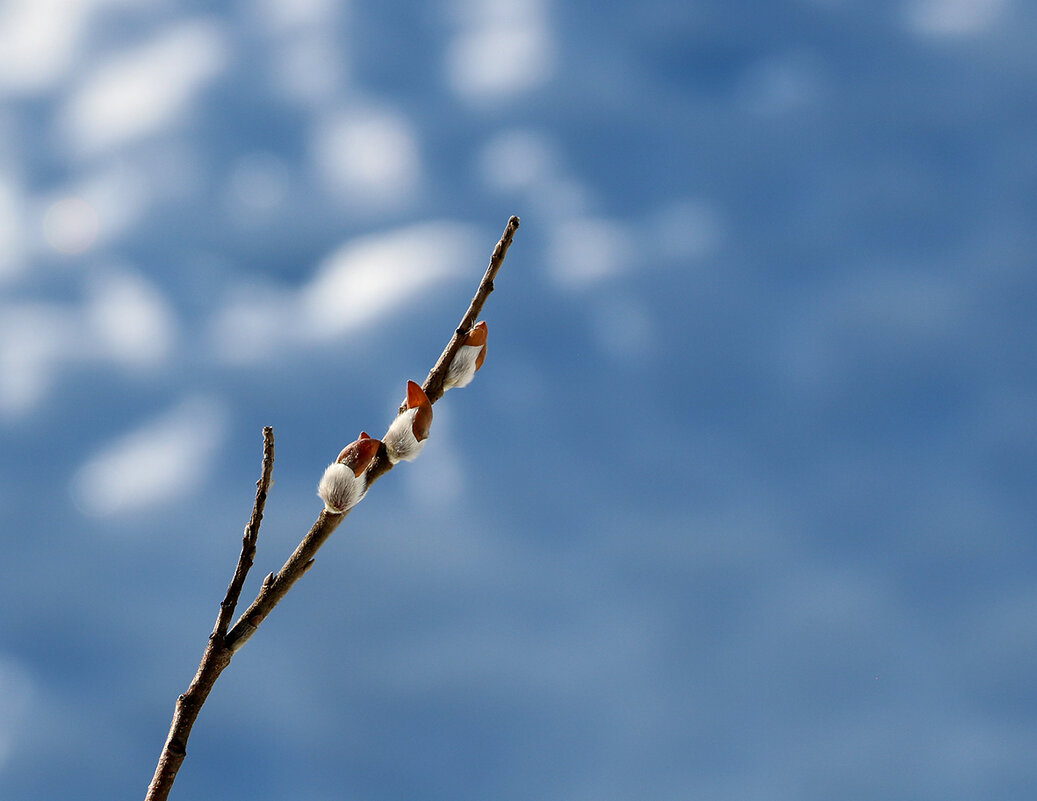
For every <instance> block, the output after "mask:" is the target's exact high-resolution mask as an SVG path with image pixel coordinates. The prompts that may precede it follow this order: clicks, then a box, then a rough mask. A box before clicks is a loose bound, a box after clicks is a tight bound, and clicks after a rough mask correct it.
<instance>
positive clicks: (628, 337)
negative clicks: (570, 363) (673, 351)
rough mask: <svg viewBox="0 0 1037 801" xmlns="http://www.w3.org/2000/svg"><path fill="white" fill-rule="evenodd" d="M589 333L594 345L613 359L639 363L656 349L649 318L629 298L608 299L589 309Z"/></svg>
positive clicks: (645, 309) (627, 296)
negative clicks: (590, 331)
mask: <svg viewBox="0 0 1037 801" xmlns="http://www.w3.org/2000/svg"><path fill="white" fill-rule="evenodd" d="M591 330H592V332H593V334H594V336H595V338H596V339H597V341H598V344H599V345H600V346H601V347H602V348H603V349H604V350H605V352H606V353H608V354H609V355H610V356H611V357H612V358H614V359H620V360H623V361H633V360H643V359H645V358H647V357H649V356H651V355H652V354H653V353H656V352H659V351H660V348H656V347H653V346H654V345H656V344H657V342H658V339H657V338H658V336H659V332H658V331H657V330H656V325H655V322H654V321H653V319H652V315H651V313H650V312H649V310H648V309H647V308H646V307H645V306H644V304H642V303H640V302H638V301H637V300H635V299H634V298H631V297H630V296H629V295H623V296H621V297H617V296H611V297H609V298H606V299H605V300H604V301H603V302H602V303H600V304H598V305H596V306H595V307H594V309H593V310H592V316H591Z"/></svg>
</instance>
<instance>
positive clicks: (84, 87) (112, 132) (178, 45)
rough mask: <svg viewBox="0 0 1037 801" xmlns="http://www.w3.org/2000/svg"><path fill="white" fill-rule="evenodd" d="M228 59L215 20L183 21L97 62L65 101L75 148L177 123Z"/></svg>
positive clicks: (91, 148) (101, 146) (101, 145)
mask: <svg viewBox="0 0 1037 801" xmlns="http://www.w3.org/2000/svg"><path fill="white" fill-rule="evenodd" d="M227 59H228V53H227V50H226V44H225V43H224V38H223V34H222V32H221V30H220V28H219V27H218V26H217V25H216V23H214V22H210V21H203V20H195V21H191V22H182V23H179V24H178V25H176V26H174V27H171V28H169V29H167V30H165V31H163V32H162V33H161V34H159V35H157V36H156V37H154V38H153V39H152V40H151V41H149V42H147V43H146V44H143V45H139V46H137V47H135V48H132V49H130V50H126V51H124V52H122V53H118V54H116V55H114V56H111V57H109V58H107V59H106V60H104V61H103V62H102V63H101V64H100V65H99V66H97V67H94V68H93V69H92V70H91V71H90V72H89V73H88V74H87V75H86V77H85V78H84V79H83V80H82V82H81V83H80V84H79V86H78V87H77V88H76V89H75V91H74V92H73V94H72V96H71V98H70V99H69V101H68V102H67V104H66V106H65V108H64V110H63V114H62V124H63V128H64V132H65V135H66V137H67V139H68V141H69V142H70V143H71V145H72V147H73V149H74V150H75V152H76V153H79V154H86V155H92V154H94V153H97V152H100V151H103V150H106V149H108V148H112V147H114V146H117V145H122V144H125V143H126V142H129V141H131V140H134V139H137V138H140V137H144V136H149V135H152V134H154V133H157V132H158V131H161V130H163V129H164V128H166V127H168V126H170V125H171V124H173V123H175V122H176V121H177V120H178V119H179V118H180V117H182V116H183V114H184V113H185V112H186V111H187V109H188V108H189V106H190V104H191V102H192V101H193V100H194V98H195V95H196V94H197V93H198V92H199V90H201V89H202V88H203V87H204V86H205V85H206V84H207V83H208V82H209V81H211V80H212V79H213V78H214V77H215V76H216V75H218V74H219V73H220V72H221V70H222V69H223V67H224V64H225V62H226V61H227Z"/></svg>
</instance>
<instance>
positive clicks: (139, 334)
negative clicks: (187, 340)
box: [84, 269, 176, 367]
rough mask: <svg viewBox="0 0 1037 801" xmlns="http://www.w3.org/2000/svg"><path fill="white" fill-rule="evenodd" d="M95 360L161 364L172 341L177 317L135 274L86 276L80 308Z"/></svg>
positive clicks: (111, 272) (114, 272)
mask: <svg viewBox="0 0 1037 801" xmlns="http://www.w3.org/2000/svg"><path fill="white" fill-rule="evenodd" d="M84 314H85V319H86V325H87V329H88V330H89V332H90V333H91V335H92V340H93V341H94V342H95V343H96V348H97V355H98V356H100V357H101V358H105V359H110V360H111V361H113V362H115V363H117V364H123V365H125V366H127V367H143V366H147V365H154V364H157V363H158V362H160V361H162V360H164V359H165V358H166V357H167V356H168V355H169V353H170V352H171V351H172V349H173V345H174V342H175V339H176V315H175V313H174V311H173V309H172V308H171V307H170V306H169V304H168V303H167V302H166V299H165V298H164V297H163V295H162V294H161V293H160V292H159V291H158V290H157V289H156V288H155V287H154V286H153V285H152V284H151V283H149V282H148V281H146V280H145V279H144V277H143V276H141V275H140V274H138V273H135V272H132V271H130V270H126V269H121V270H108V271H104V272H100V273H93V274H91V275H90V277H89V280H88V282H87V292H86V303H85V307H84Z"/></svg>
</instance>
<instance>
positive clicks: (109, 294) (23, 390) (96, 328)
mask: <svg viewBox="0 0 1037 801" xmlns="http://www.w3.org/2000/svg"><path fill="white" fill-rule="evenodd" d="M84 281H85V286H84V291H83V299H82V302H81V303H65V304H57V303H30V302H25V301H21V302H15V301H11V302H9V303H8V304H7V305H6V307H5V306H2V305H0V417H9V418H16V417H19V416H21V415H23V414H25V413H27V412H29V411H31V410H32V409H33V407H35V406H36V405H37V404H38V403H39V402H40V401H41V400H43V399H44V398H45V397H46V396H47V393H48V392H49V391H50V389H51V387H52V386H53V385H54V383H55V380H56V379H58V378H59V376H60V373H61V370H62V369H64V368H65V367H68V366H72V365H77V364H84V363H90V362H101V363H111V364H116V365H119V366H121V367H125V368H128V369H131V370H132V369H139V368H143V367H153V366H155V365H158V364H160V363H161V362H162V361H163V360H164V359H165V358H166V357H167V356H168V355H169V354H170V352H171V351H172V349H173V346H174V344H175V341H176V334H177V323H176V314H175V311H174V310H173V308H172V306H171V305H170V304H169V302H168V301H167V300H166V298H165V296H164V295H163V294H162V292H161V291H160V290H159V289H158V288H157V287H155V286H154V285H153V284H152V283H151V282H150V281H148V280H147V279H146V278H145V277H144V276H143V275H142V274H140V273H138V272H137V271H135V270H133V269H132V268H130V267H126V266H103V267H98V268H96V269H95V270H94V271H92V272H90V273H89V274H87V275H86V276H85V278H84Z"/></svg>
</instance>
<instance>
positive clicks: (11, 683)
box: [0, 655, 36, 769]
mask: <svg viewBox="0 0 1037 801" xmlns="http://www.w3.org/2000/svg"><path fill="white" fill-rule="evenodd" d="M35 696H36V687H35V686H34V682H33V680H32V677H31V676H30V675H29V672H28V671H27V670H25V668H23V667H22V666H21V665H20V664H18V663H17V662H15V661H14V660H12V659H10V658H8V657H5V656H2V655H0V710H3V713H2V714H0V769H3V767H4V763H5V762H6V761H7V758H8V757H9V756H10V755H11V751H12V750H13V747H14V744H15V743H16V742H18V737H19V735H20V734H22V733H24V730H25V728H24V727H25V722H26V717H27V716H28V714H29V710H30V708H31V707H32V705H33V702H34V701H35Z"/></svg>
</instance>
